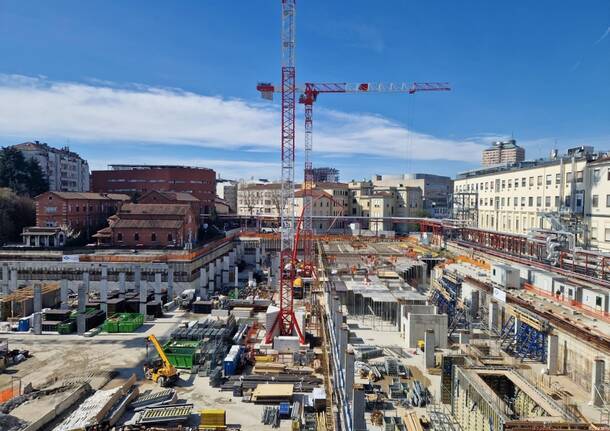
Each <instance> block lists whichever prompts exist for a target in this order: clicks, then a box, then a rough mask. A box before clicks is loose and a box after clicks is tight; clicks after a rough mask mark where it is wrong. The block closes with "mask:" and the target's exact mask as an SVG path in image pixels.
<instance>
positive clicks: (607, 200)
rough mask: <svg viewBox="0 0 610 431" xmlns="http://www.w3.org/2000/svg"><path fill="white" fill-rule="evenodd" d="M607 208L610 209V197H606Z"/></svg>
mask: <svg viewBox="0 0 610 431" xmlns="http://www.w3.org/2000/svg"><path fill="white" fill-rule="evenodd" d="M606 208H610V195H606Z"/></svg>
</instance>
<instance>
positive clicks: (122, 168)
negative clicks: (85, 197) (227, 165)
mask: <svg viewBox="0 0 610 431" xmlns="http://www.w3.org/2000/svg"><path fill="white" fill-rule="evenodd" d="M108 167H109V168H110V170H113V171H135V170H151V169H199V170H204V171H211V170H212V169H210V168H202V167H199V166H179V165H108Z"/></svg>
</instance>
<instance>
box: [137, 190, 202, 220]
mask: <svg viewBox="0 0 610 431" xmlns="http://www.w3.org/2000/svg"><path fill="white" fill-rule="evenodd" d="M138 203H139V204H180V205H189V206H190V207H191V208H192V209H193V211H194V212H195V214H201V201H200V200H199V199H197V198H196V197H195V196H193V195H192V194H190V193H186V192H158V191H156V190H154V191H150V192H147V193H144V194H143V195H142V196H140V198H139V199H138Z"/></svg>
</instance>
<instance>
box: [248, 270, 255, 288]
mask: <svg viewBox="0 0 610 431" xmlns="http://www.w3.org/2000/svg"><path fill="white" fill-rule="evenodd" d="M253 282H254V273H253V272H252V271H248V286H250V285H252V284H253Z"/></svg>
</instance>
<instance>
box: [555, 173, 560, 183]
mask: <svg viewBox="0 0 610 431" xmlns="http://www.w3.org/2000/svg"><path fill="white" fill-rule="evenodd" d="M560 182H561V174H555V184H559V183H560Z"/></svg>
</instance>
